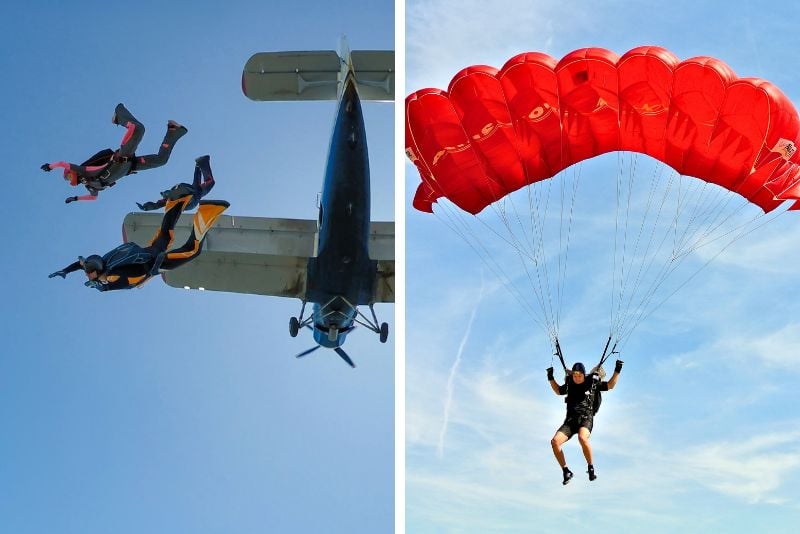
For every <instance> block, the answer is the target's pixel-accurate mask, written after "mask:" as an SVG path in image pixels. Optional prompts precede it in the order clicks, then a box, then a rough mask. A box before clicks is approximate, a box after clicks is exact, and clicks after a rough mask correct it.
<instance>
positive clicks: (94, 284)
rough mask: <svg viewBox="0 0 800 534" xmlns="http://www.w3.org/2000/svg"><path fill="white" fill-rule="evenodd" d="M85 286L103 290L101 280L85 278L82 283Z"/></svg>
mask: <svg viewBox="0 0 800 534" xmlns="http://www.w3.org/2000/svg"><path fill="white" fill-rule="evenodd" d="M83 285H85V286H86V287H91V288H94V289H96V290H98V291H105V286H104V285H103V283H102V282H98V281H97V280H87V281H85V282H84V283H83Z"/></svg>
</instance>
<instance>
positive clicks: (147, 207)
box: [136, 202, 158, 211]
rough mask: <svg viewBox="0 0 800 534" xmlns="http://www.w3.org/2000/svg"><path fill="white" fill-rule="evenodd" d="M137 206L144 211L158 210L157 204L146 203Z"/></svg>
mask: <svg viewBox="0 0 800 534" xmlns="http://www.w3.org/2000/svg"><path fill="white" fill-rule="evenodd" d="M136 205H137V206H139V209H140V210H142V211H153V210H157V209H158V204H156V203H155V202H145V203H144V204H139V203H138V202H137V203H136Z"/></svg>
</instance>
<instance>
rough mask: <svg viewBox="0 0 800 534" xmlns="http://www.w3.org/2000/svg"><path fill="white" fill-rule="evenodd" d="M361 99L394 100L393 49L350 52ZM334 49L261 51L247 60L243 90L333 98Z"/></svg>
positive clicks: (267, 95)
mask: <svg viewBox="0 0 800 534" xmlns="http://www.w3.org/2000/svg"><path fill="white" fill-rule="evenodd" d="M350 58H351V60H352V62H353V72H354V73H355V77H356V82H357V83H356V85H357V87H358V95H359V97H360V98H361V99H362V100H378V101H391V100H394V51H393V50H353V51H352V52H351V53H350ZM341 61H342V60H341V59H340V58H339V55H338V54H337V53H336V52H334V51H333V50H319V51H310V52H260V53H258V54H254V55H253V56H251V57H250V59H249V60H247V63H246V64H245V66H244V70H243V72H242V92H243V93H244V94H245V95H246V96H247V97H248V98H250V99H251V100H281V101H285V100H336V99H337V97H338V93H337V91H338V82H339V81H340V80H339V76H340V72H341V70H342V63H341Z"/></svg>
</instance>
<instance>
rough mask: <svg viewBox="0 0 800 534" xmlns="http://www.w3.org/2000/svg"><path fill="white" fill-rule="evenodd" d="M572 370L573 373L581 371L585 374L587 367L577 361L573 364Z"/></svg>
mask: <svg viewBox="0 0 800 534" xmlns="http://www.w3.org/2000/svg"><path fill="white" fill-rule="evenodd" d="M572 372H573V373H581V374H583V375H585V374H586V367H584V366H583V364H582V363H581V362H575V364H574V365H573V366H572Z"/></svg>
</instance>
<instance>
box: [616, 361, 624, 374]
mask: <svg viewBox="0 0 800 534" xmlns="http://www.w3.org/2000/svg"><path fill="white" fill-rule="evenodd" d="M623 363H625V362H623V361H622V360H617V364H616V365H615V366H614V372H615V373H621V372H622V364H623Z"/></svg>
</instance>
